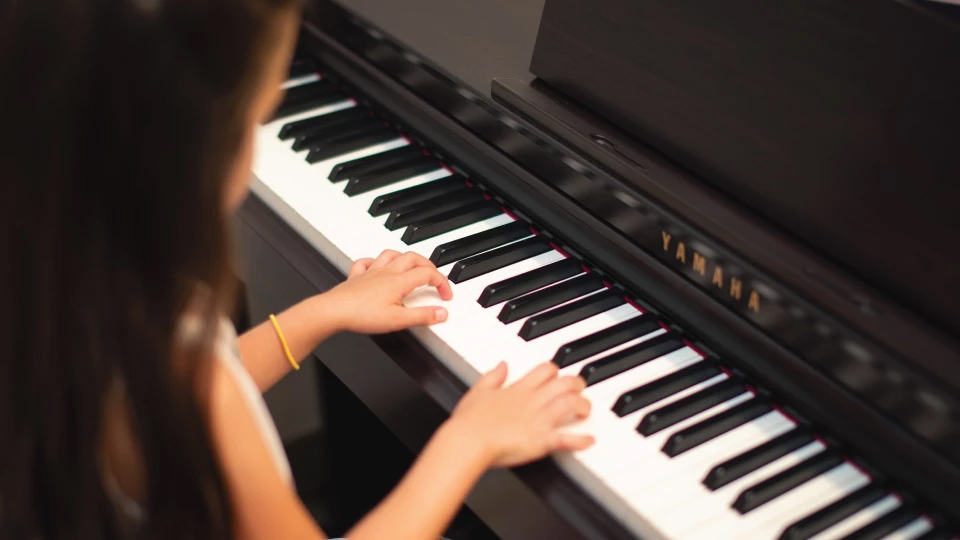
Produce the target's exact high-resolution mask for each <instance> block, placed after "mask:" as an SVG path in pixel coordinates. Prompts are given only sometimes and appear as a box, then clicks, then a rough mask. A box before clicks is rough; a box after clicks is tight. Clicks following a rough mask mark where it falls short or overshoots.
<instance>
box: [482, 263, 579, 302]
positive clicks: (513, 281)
mask: <svg viewBox="0 0 960 540" xmlns="http://www.w3.org/2000/svg"><path fill="white" fill-rule="evenodd" d="M582 273H583V267H582V266H581V265H580V263H579V262H578V261H577V260H576V259H563V260H562V261H557V262H555V263H552V264H548V265H547V266H544V267H542V268H537V269H536V270H531V271H529V272H525V273H523V274H520V275H519V276H513V277H512V278H507V279H505V280H503V281H498V282H497V283H494V284H492V285H487V287H486V288H485V289H483V292H482V293H480V298H479V299H477V302H478V303H479V304H480V305H481V306H483V307H485V308H486V307H490V306H493V305H496V304H499V303H500V302H504V301H506V300H510V299H511V298H516V297H518V296H521V295H524V294H527V293H528V292H532V291H535V290H537V289H539V288H541V287H546V286H547V285H550V284H551V283H556V282H558V281H562V280H564V279H567V278H569V277H573V276H575V275H577V274H582Z"/></svg>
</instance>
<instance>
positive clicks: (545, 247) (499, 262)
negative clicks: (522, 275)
mask: <svg viewBox="0 0 960 540" xmlns="http://www.w3.org/2000/svg"><path fill="white" fill-rule="evenodd" d="M551 249H552V248H551V247H550V244H548V243H547V242H546V241H545V240H543V239H542V238H539V237H534V238H528V239H526V240H521V241H519V242H514V243H513V244H509V245H506V246H503V247H499V248H497V249H491V250H490V251H488V252H486V253H481V254H480V255H474V256H473V257H469V258H467V259H464V260H462V261H459V262H458V263H457V264H455V265H453V268H452V269H451V270H450V276H449V278H450V281H452V282H454V283H461V282H463V281H467V280H468V279H473V278H475V277H477V276H482V275H484V274H488V273H490V272H493V271H494V270H498V269H500V268H503V267H505V266H509V265H511V264H513V263H516V262H520V261H522V260H524V259H529V258H530V257H535V256H537V255H540V254H541V253H546V252H548V251H550V250H551Z"/></svg>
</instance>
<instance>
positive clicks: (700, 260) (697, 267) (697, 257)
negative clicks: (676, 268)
mask: <svg viewBox="0 0 960 540" xmlns="http://www.w3.org/2000/svg"><path fill="white" fill-rule="evenodd" d="M693 269H694V271H696V272H700V275H701V276H705V275H707V258H706V257H704V256H703V255H701V254H699V253H697V252H696V251H694V252H693Z"/></svg>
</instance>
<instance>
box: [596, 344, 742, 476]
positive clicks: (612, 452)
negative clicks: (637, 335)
mask: <svg viewBox="0 0 960 540" xmlns="http://www.w3.org/2000/svg"><path fill="white" fill-rule="evenodd" d="M677 353H680V354H681V355H682V354H683V351H677ZM677 353H671V355H673V354H677ZM671 355H667V356H671ZM681 357H682V356H681ZM663 358H664V359H666V358H667V357H666V356H665V357H663ZM674 358H676V357H674ZM687 358H690V357H687ZM670 360H672V359H667V360H666V362H667V364H666V365H668V366H669V365H671V363H670ZM656 361H659V359H658V360H655V362H656ZM677 369H679V368H677ZM753 398H754V395H753V394H752V393H750V392H743V393H742V394H740V395H738V396H735V397H733V398H731V399H728V400H727V401H724V402H722V403H720V404H718V405H716V406H714V407H711V408H709V409H707V410H705V411H703V412H700V413H697V414H695V415H693V416H691V417H690V418H687V419H685V420H682V421H680V422H677V423H676V424H674V425H673V426H670V427H669V428H667V429H664V430H662V431H660V432H658V433H654V434H653V435H649V436H643V435H641V434H640V433H639V432H637V431H636V427H637V423H638V422H631V421H629V420H627V418H626V417H624V420H626V421H624V422H620V426H622V427H621V431H623V432H624V433H625V435H629V436H630V437H638V438H639V439H640V440H641V441H642V443H641V445H640V449H639V450H637V451H634V452H630V453H622V452H618V451H617V450H616V448H615V447H613V446H607V447H605V448H603V449H597V450H596V451H595V452H592V453H590V454H589V455H586V454H585V455H584V456H583V460H584V461H586V462H589V464H590V466H591V467H592V468H593V469H594V470H596V471H598V472H599V473H600V474H610V475H615V476H616V478H615V481H616V483H617V484H616V486H615V487H616V488H617V489H618V490H619V491H622V492H623V493H625V494H626V493H631V492H633V491H634V486H636V485H637V483H638V482H642V477H643V476H644V475H645V474H646V471H648V470H651V469H649V468H648V467H647V466H645V465H643V464H644V463H650V462H651V460H652V461H653V462H656V463H657V466H663V467H666V468H670V465H669V461H670V458H669V457H667V455H666V454H664V453H662V452H660V449H661V448H663V445H664V443H665V442H666V441H667V439H668V438H669V437H670V435H672V434H673V433H675V432H677V431H680V430H681V429H685V428H687V427H689V426H692V425H694V424H696V423H698V422H700V421H702V420H706V419H707V418H710V417H711V416H713V415H715V414H719V413H721V412H723V411H726V410H729V409H732V408H733V407H736V406H737V405H739V404H741V403H746V402H747V401H750V400H751V399H753ZM594 411H596V413H597V414H598V415H600V414H601V413H602V414H603V415H604V416H610V417H613V418H618V417H617V416H616V414H614V413H613V411H611V410H610V409H609V408H603V407H598V408H596V409H594ZM591 414H592V412H591ZM588 420H589V419H588ZM638 465H640V466H638ZM638 478H640V479H638Z"/></svg>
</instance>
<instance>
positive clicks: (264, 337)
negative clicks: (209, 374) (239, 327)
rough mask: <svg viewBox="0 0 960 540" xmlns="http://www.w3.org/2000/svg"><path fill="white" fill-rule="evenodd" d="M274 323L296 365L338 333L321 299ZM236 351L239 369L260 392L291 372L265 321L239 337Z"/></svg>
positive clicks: (290, 311)
mask: <svg viewBox="0 0 960 540" xmlns="http://www.w3.org/2000/svg"><path fill="white" fill-rule="evenodd" d="M277 322H278V323H279V324H280V329H281V330H282V331H283V336H284V338H285V339H286V341H287V346H288V347H290V353H291V354H292V355H293V358H294V359H295V360H296V361H297V362H300V361H301V360H303V359H304V358H306V357H307V355H309V354H310V353H311V352H312V351H313V350H314V349H316V348H317V345H319V344H320V343H321V342H322V341H324V340H325V339H327V338H328V337H330V336H331V335H333V334H334V333H336V332H338V331H339V324H338V323H337V321H336V320H335V318H334V312H333V310H331V309H329V308H328V307H327V306H326V299H325V297H324V296H323V295H318V296H312V297H310V298H308V299H306V300H304V301H302V302H300V303H299V304H296V305H294V306H292V307H291V308H289V309H287V310H286V311H284V312H282V313H280V314H278V315H277ZM239 347H240V358H241V359H242V361H243V365H244V367H246V368H247V371H248V372H249V373H250V376H251V377H252V378H253V380H254V381H255V382H256V383H257V387H258V388H259V389H260V391H261V392H265V391H266V390H268V389H269V388H270V387H272V386H273V385H274V384H275V383H276V382H277V381H279V380H280V379H282V378H283V377H284V376H285V375H286V374H287V373H289V372H290V371H291V370H292V369H293V367H292V366H291V365H290V362H289V361H288V360H287V356H286V354H285V353H284V351H283V346H282V345H281V343H280V338H279V337H278V336H277V332H276V330H275V329H274V328H273V323H272V322H270V321H269V320H267V321H264V322H262V323H260V324H259V325H258V326H256V327H254V328H252V329H251V330H249V331H247V332H245V333H244V334H243V335H242V336H240V339H239Z"/></svg>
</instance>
